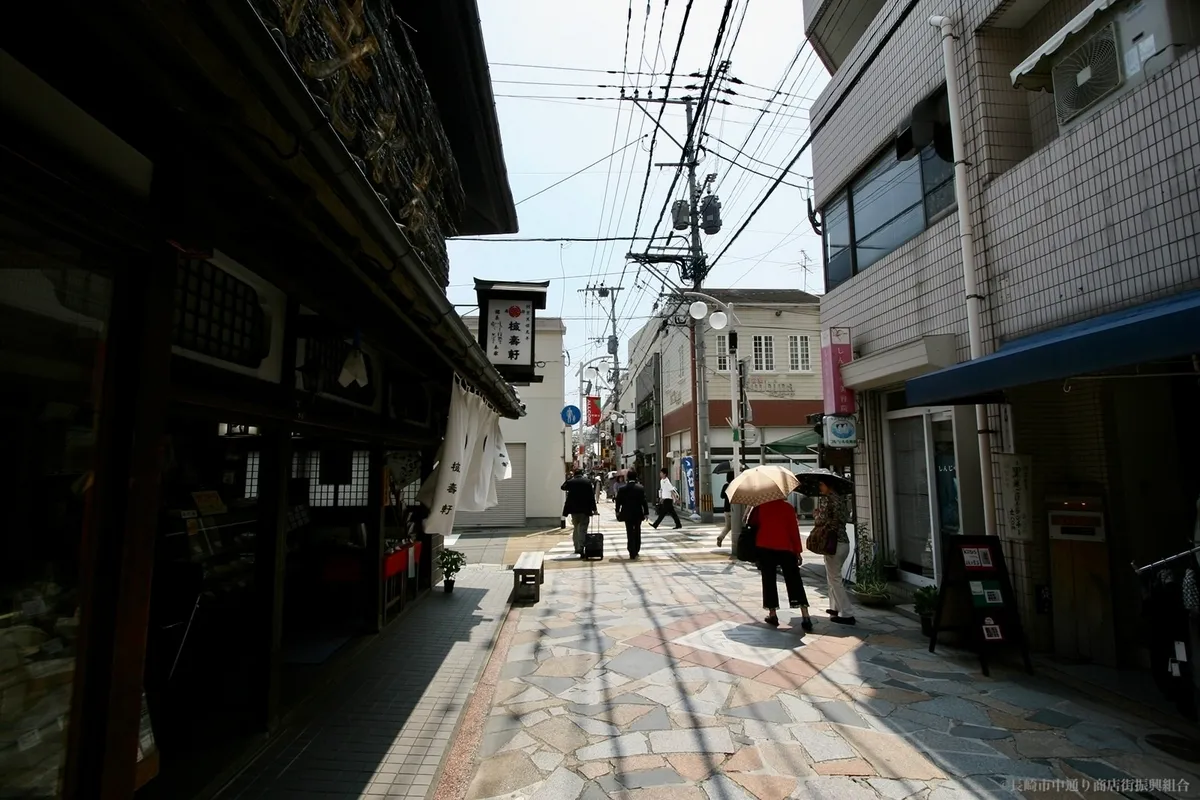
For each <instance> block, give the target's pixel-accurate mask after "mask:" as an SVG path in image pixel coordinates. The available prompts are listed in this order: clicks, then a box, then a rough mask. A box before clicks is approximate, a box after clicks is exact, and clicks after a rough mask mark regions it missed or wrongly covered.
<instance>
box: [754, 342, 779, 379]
mask: <svg viewBox="0 0 1200 800" xmlns="http://www.w3.org/2000/svg"><path fill="white" fill-rule="evenodd" d="M754 371H755V372H774V371H775V337H774V336H755V337H754Z"/></svg>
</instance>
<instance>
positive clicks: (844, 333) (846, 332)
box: [821, 328, 854, 414]
mask: <svg viewBox="0 0 1200 800" xmlns="http://www.w3.org/2000/svg"><path fill="white" fill-rule="evenodd" d="M853 358H854V351H853V350H852V349H851V347H850V329H849V328H826V329H825V330H823V331H821V388H822V390H823V392H824V394H825V413H826V414H853V413H854V390H853V389H847V388H846V386H845V385H844V384H843V383H842V364H847V363H849V362H850V361H851V360H853Z"/></svg>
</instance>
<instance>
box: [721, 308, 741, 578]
mask: <svg viewBox="0 0 1200 800" xmlns="http://www.w3.org/2000/svg"><path fill="white" fill-rule="evenodd" d="M725 314H726V316H728V317H729V334H728V336H727V337H726V341H728V342H729V345H728V348H727V351H726V355H725V360H726V362H727V364H726V366H728V367H729V430H730V432H731V433H732V434H733V458H731V459H730V461H729V471H730V472H732V473H733V476H734V477H735V478H736V477H737V476H738V475H740V474H741V472H742V432H741V427H742V423H741V408H740V406H741V404H742V384H741V381H740V380H739V379H738V378H739V376H738V365H737V359H738V356H737V352H738V336H737V325H736V324H735V323H734V320H735V319H736V317H735V316H734V313H733V305H732V304H729V305H726V306H725ZM729 520H730V531H729V533H730V537H729V542H730V547H731V548H732V551H733V552H734V553H735V554H736V553H737V541H738V537H739V536H741V535H742V506H741V505H734V504H733V503H730V504H729Z"/></svg>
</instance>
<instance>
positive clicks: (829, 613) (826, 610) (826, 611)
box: [825, 608, 837, 617]
mask: <svg viewBox="0 0 1200 800" xmlns="http://www.w3.org/2000/svg"><path fill="white" fill-rule="evenodd" d="M825 613H826V614H828V615H829V616H831V617H836V616H837V612H836V611H834V610H833V609H832V608H827V609H825Z"/></svg>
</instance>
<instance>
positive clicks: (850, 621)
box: [829, 614, 854, 625]
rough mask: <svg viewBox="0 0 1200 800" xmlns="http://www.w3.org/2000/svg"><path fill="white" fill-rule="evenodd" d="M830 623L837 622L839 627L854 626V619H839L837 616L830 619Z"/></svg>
mask: <svg viewBox="0 0 1200 800" xmlns="http://www.w3.org/2000/svg"><path fill="white" fill-rule="evenodd" d="M829 621H830V622H836V623H837V624H838V625H853V624H854V617H839V616H837V615H836V614H835V615H834V616H832V617H830V618H829Z"/></svg>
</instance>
